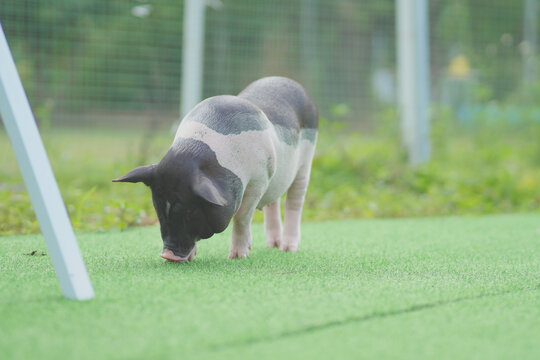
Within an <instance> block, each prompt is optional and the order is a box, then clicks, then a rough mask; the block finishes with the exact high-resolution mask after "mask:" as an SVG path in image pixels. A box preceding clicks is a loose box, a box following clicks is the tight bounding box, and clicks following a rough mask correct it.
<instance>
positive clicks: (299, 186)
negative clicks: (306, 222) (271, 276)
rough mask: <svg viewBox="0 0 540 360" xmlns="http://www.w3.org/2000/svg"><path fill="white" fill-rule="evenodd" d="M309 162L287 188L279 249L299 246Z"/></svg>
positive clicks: (293, 250)
mask: <svg viewBox="0 0 540 360" xmlns="http://www.w3.org/2000/svg"><path fill="white" fill-rule="evenodd" d="M310 172H311V163H309V164H308V165H306V166H304V167H302V168H301V169H300V170H299V171H298V175H297V176H296V178H295V179H294V181H293V183H292V185H291V187H290V188H289V190H287V198H286V199H285V225H284V229H283V238H282V242H281V245H280V249H281V250H283V251H292V252H295V251H296V250H298V247H299V246H300V221H301V220H302V207H303V205H304V198H305V195H306V190H307V187H308V184H309V175H310Z"/></svg>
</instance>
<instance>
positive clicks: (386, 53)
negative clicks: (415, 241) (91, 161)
mask: <svg viewBox="0 0 540 360" xmlns="http://www.w3.org/2000/svg"><path fill="white" fill-rule="evenodd" d="M201 1H202V0H201ZM533 1H535V0H533ZM527 2H530V0H524V1H512V0H475V1H471V0H433V1H430V2H429V5H430V19H429V21H430V37H431V39H430V47H431V80H432V81H431V84H432V101H433V102H435V103H438V102H441V103H445V104H448V105H451V106H452V107H454V108H455V109H456V111H457V113H458V115H459V117H460V118H462V119H464V120H466V119H467V117H468V116H469V113H470V108H471V107H474V106H475V105H478V104H485V103H487V102H490V101H493V100H496V101H509V102H513V103H516V104H517V103H520V104H522V103H534V102H535V99H536V98H538V96H537V95H540V94H539V91H538V88H539V86H538V83H539V81H538V74H537V73H536V72H535V70H534V68H535V65H534V64H535V63H536V62H537V60H536V58H535V57H534V56H533V57H532V59H533V60H532V62H531V61H529V63H530V64H531V63H532V64H533V65H532V67H531V66H529V68H530V69H533V70H527V68H526V67H525V66H524V65H523V64H524V63H525V62H526V60H525V59H526V58H530V57H531V54H532V55H534V53H535V52H536V50H535V47H536V44H535V43H532V42H531V39H532V40H533V41H536V40H535V39H537V33H538V27H537V28H536V29H534V28H533V35H534V36H529V37H530V38H531V39H525V37H526V29H525V28H526V25H527V23H526V14H527V11H526V10H525V5H526V3H527ZM206 3H207V9H206V24H205V32H206V36H205V48H204V49H205V50H204V82H203V96H204V97H208V96H212V95H217V94H224V93H227V94H235V93H237V92H239V91H240V90H241V89H242V88H243V87H244V86H245V85H247V84H248V83H249V82H251V81H252V80H254V79H256V78H259V77H261V76H265V75H284V76H290V77H292V78H295V79H297V80H298V81H300V82H302V83H303V84H304V85H305V86H306V87H307V88H308V90H309V91H310V92H311V93H312V94H313V96H314V97H315V99H316V101H317V103H318V104H319V107H320V109H321V113H322V114H323V115H324V116H330V117H332V116H338V117H339V116H342V117H345V118H348V119H349V120H354V121H360V122H368V121H373V120H374V118H376V117H375V116H374V114H376V112H377V111H378V110H380V109H383V108H386V107H392V106H394V104H395V89H396V86H395V83H396V76H395V65H396V59H395V58H396V51H395V47H396V46H395V38H396V37H395V31H396V30H395V1H394V0H377V1H368V0H365V1H358V0H345V1H331V0H296V1H287V0H277V1H262V0H236V1H232V0H231V1H228V0H211V1H207V2H206ZM536 12H538V11H537V10H536ZM0 21H2V24H3V26H4V28H5V31H6V34H7V37H8V40H9V42H10V44H11V47H12V50H13V53H14V57H15V60H16V62H17V65H18V68H19V71H20V73H21V76H22V79H23V83H24V85H25V88H26V91H27V92H28V95H29V97H30V102H31V104H32V106H33V108H34V111H35V112H36V115H37V117H38V118H39V121H43V122H53V123H55V124H69V125H96V124H98V125H100V124H101V125H106V124H124V123H126V122H127V123H130V124H134V123H141V122H142V123H144V122H158V123H160V122H161V123H171V122H172V121H173V120H174V119H176V118H177V117H178V116H179V115H178V109H179V98H180V82H181V80H182V79H181V71H180V69H181V61H182V23H183V1H179V0H148V1H145V0H137V1H107V0H69V1H68V0H63V1H37V0H18V1H2V2H1V3H0ZM531 21H535V20H534V19H533V20H529V22H531ZM527 71H528V73H526V72H527ZM525 84H528V91H524V85H525ZM531 89H532V90H531Z"/></svg>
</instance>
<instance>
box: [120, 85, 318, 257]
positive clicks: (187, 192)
mask: <svg viewBox="0 0 540 360" xmlns="http://www.w3.org/2000/svg"><path fill="white" fill-rule="evenodd" d="M317 134H318V112H317V107H316V105H315V103H314V102H313V100H312V98H311V97H310V95H309V94H308V93H307V91H306V90H305V89H304V88H303V87H302V86H301V85H300V84H299V83H297V82H295V81H294V80H291V79H288V78H285V77H277V76H274V77H265V78H262V79H259V80H256V81H255V82H253V83H251V84H250V85H248V86H247V87H246V88H245V89H244V90H243V91H242V92H240V93H239V94H238V95H237V96H232V95H220V96H215V97H211V98H208V99H206V100H203V101H202V102H201V103H199V104H198V105H196V106H195V107H194V108H193V109H192V110H191V111H190V112H189V113H188V114H187V115H186V116H185V117H184V119H183V120H182V121H181V123H180V125H179V127H178V130H177V132H176V136H175V138H174V141H173V143H172V146H171V147H170V149H169V150H168V152H167V153H166V154H165V156H164V157H163V159H162V160H161V161H160V162H159V163H157V164H151V165H146V166H140V167H137V168H135V169H133V170H131V171H129V172H128V173H127V174H126V175H124V176H122V177H120V178H118V179H116V180H113V181H114V182H130V183H137V182H142V183H144V184H145V185H147V186H149V187H150V189H151V192H152V201H153V204H154V208H155V210H156V213H157V216H158V219H159V223H160V228H161V237H162V239H163V250H162V252H161V257H162V258H164V259H165V260H166V261H175V262H185V261H191V260H192V259H193V258H194V256H195V255H196V252H197V247H196V244H197V241H199V240H201V239H207V238H209V237H211V236H212V235H213V234H216V233H220V232H222V231H224V230H225V229H226V228H227V227H228V225H229V223H230V222H231V220H232V236H231V243H230V250H229V258H231V259H232V258H245V257H246V256H247V255H248V252H249V250H251V243H252V236H251V221H252V218H253V214H254V212H255V210H256V209H262V210H263V211H264V229H265V235H266V244H267V245H268V247H271V248H273V247H278V248H279V249H281V250H283V251H291V252H295V251H297V250H298V247H299V245H300V220H301V214H302V207H303V204H304V197H305V194H306V189H307V187H308V183H309V177H310V172H311V163H312V159H313V154H314V151H315V144H316V142H317ZM285 193H287V195H286V199H285V216H284V225H283V226H282V222H281V214H280V198H281V196H282V195H283V194H285Z"/></svg>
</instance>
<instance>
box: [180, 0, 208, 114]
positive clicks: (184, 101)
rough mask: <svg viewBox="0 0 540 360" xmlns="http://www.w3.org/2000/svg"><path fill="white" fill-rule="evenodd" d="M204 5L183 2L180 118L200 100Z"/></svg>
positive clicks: (192, 0)
mask: <svg viewBox="0 0 540 360" xmlns="http://www.w3.org/2000/svg"><path fill="white" fill-rule="evenodd" d="M205 3H206V1H204V0H186V1H185V6H184V34H183V45H182V95H181V102H180V116H181V117H182V118H183V117H184V116H185V115H186V114H187V113H188V112H189V111H190V110H191V109H192V108H193V107H194V106H195V105H197V104H198V103H199V102H200V101H201V98H202V76H203V50H204V11H205V6H206V4H205Z"/></svg>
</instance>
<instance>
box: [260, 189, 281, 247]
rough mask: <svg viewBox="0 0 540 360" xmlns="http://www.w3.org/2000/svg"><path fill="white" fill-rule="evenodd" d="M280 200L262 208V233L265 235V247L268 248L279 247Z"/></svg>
mask: <svg viewBox="0 0 540 360" xmlns="http://www.w3.org/2000/svg"><path fill="white" fill-rule="evenodd" d="M279 203H280V199H279V198H278V199H277V200H276V201H274V202H273V203H271V204H269V205H266V206H265V207H264V209H263V210H264V232H265V234H266V245H268V247H269V248H273V247H279V245H280V244H281V231H282V230H281V211H280V208H279Z"/></svg>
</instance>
